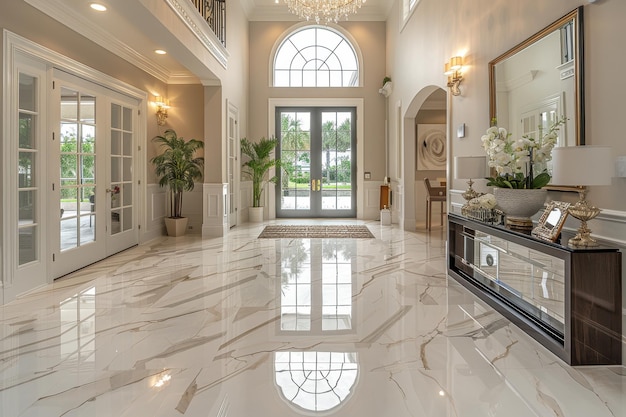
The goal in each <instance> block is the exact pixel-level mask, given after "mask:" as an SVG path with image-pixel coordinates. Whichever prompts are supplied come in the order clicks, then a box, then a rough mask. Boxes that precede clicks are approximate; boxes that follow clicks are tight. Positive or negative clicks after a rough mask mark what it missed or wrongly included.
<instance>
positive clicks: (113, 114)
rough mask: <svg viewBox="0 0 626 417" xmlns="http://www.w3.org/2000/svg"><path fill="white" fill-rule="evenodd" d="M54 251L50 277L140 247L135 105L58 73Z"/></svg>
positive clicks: (53, 171)
mask: <svg viewBox="0 0 626 417" xmlns="http://www.w3.org/2000/svg"><path fill="white" fill-rule="evenodd" d="M53 97H54V100H53V102H54V103H56V106H55V109H56V111H55V112H54V116H53V120H56V122H55V124H56V126H53V132H54V134H53V138H55V140H54V141H53V145H52V147H51V148H52V149H51V151H50V152H49V154H50V162H49V173H50V174H49V175H50V177H51V178H52V180H53V189H52V192H51V197H50V206H51V207H57V208H56V209H53V210H52V211H51V214H50V216H51V222H50V224H51V227H50V231H49V233H50V240H49V244H50V248H51V250H52V268H51V270H52V276H53V278H56V277H59V276H62V275H64V274H67V273H69V272H72V271H75V270H77V269H79V268H82V267H84V266H86V265H89V264H91V263H93V262H96V261H98V260H100V259H103V258H105V257H107V256H109V255H111V254H113V253H116V252H119V251H121V250H123V249H126V248H128V247H130V246H133V245H136V244H137V243H138V240H139V234H138V230H137V222H136V201H137V199H136V195H137V193H136V186H135V181H134V179H133V172H134V171H135V170H134V159H135V158H134V155H135V149H136V145H135V134H134V126H135V125H136V122H135V120H134V118H135V115H136V114H137V103H133V100H131V99H129V98H127V97H124V96H122V95H119V94H116V93H114V92H112V91H110V90H107V89H104V88H102V87H99V86H97V85H95V84H93V83H90V82H88V81H84V80H81V79H79V78H76V77H73V76H71V75H68V74H66V73H63V72H61V71H57V72H55V80H54V91H53Z"/></svg>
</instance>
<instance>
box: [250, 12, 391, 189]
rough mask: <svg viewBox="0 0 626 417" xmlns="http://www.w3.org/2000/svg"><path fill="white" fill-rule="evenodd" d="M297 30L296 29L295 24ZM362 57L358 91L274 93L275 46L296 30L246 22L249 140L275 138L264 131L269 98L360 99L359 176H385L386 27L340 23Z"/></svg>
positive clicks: (284, 90)
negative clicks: (361, 154)
mask: <svg viewBox="0 0 626 417" xmlns="http://www.w3.org/2000/svg"><path fill="white" fill-rule="evenodd" d="M295 25H298V24H297V23H296V24H295ZM340 26H341V27H342V28H344V29H345V30H347V31H348V32H349V35H350V36H351V37H352V38H353V39H354V41H355V42H356V44H357V45H355V46H356V47H357V48H359V49H360V50H361V54H362V59H363V62H362V66H361V68H363V73H362V80H363V85H362V87H354V88H330V89H329V88H274V87H271V86H270V80H271V74H270V68H271V58H272V57H271V54H272V50H273V49H272V48H274V47H275V44H276V42H277V41H278V40H279V39H282V36H284V35H285V33H286V32H287V31H289V30H292V29H293V28H294V22H250V63H251V64H250V114H249V118H248V121H249V126H248V137H249V139H251V140H257V139H259V138H260V137H261V136H268V135H274V132H269V131H268V120H269V117H273V115H268V99H269V98H363V99H364V143H362V144H358V146H363V150H364V163H363V167H359V171H360V172H363V171H369V172H371V173H372V180H377V181H382V180H383V177H384V176H385V156H384V155H385V99H384V97H383V96H382V95H381V94H379V93H378V90H379V88H380V87H381V86H382V80H383V78H384V77H385V62H384V56H385V23H384V22H343V23H341V25H340Z"/></svg>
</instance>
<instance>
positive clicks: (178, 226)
mask: <svg viewBox="0 0 626 417" xmlns="http://www.w3.org/2000/svg"><path fill="white" fill-rule="evenodd" d="M188 221H189V219H188V218H187V217H181V218H180V219H173V218H171V217H166V218H165V228H166V229H167V235H168V236H183V235H184V234H185V233H186V232H187V222H188Z"/></svg>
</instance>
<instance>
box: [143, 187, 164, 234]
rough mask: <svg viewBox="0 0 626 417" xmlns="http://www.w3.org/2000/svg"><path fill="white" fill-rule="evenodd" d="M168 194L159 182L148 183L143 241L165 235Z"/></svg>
mask: <svg viewBox="0 0 626 417" xmlns="http://www.w3.org/2000/svg"><path fill="white" fill-rule="evenodd" d="M166 209H167V194H166V192H165V189H164V188H161V187H159V185H158V184H148V186H147V187H146V221H145V225H144V226H143V227H142V230H141V237H140V240H141V242H147V241H148V240H151V239H154V238H157V237H159V236H163V235H164V234H165V223H164V222H163V219H164V218H165V216H166V215H167V212H166Z"/></svg>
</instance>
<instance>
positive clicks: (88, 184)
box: [59, 87, 96, 251]
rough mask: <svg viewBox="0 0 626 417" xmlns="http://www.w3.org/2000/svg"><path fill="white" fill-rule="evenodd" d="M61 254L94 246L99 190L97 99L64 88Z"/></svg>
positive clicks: (61, 132)
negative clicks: (96, 166)
mask: <svg viewBox="0 0 626 417" xmlns="http://www.w3.org/2000/svg"><path fill="white" fill-rule="evenodd" d="M59 144H60V175H61V177H60V193H61V198H60V200H59V205H60V207H59V208H60V214H61V215H60V225H61V227H60V237H59V238H60V242H61V246H60V248H61V251H66V250H70V249H73V248H78V247H80V246H83V245H87V244H89V243H91V242H93V241H94V240H95V238H96V234H95V229H94V227H93V226H94V217H95V215H96V212H95V210H94V207H95V204H94V201H95V200H94V197H95V187H96V170H95V159H96V97H95V96H94V95H92V94H86V93H81V92H80V91H78V90H76V89H71V88H67V87H61V124H60V136H59Z"/></svg>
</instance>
